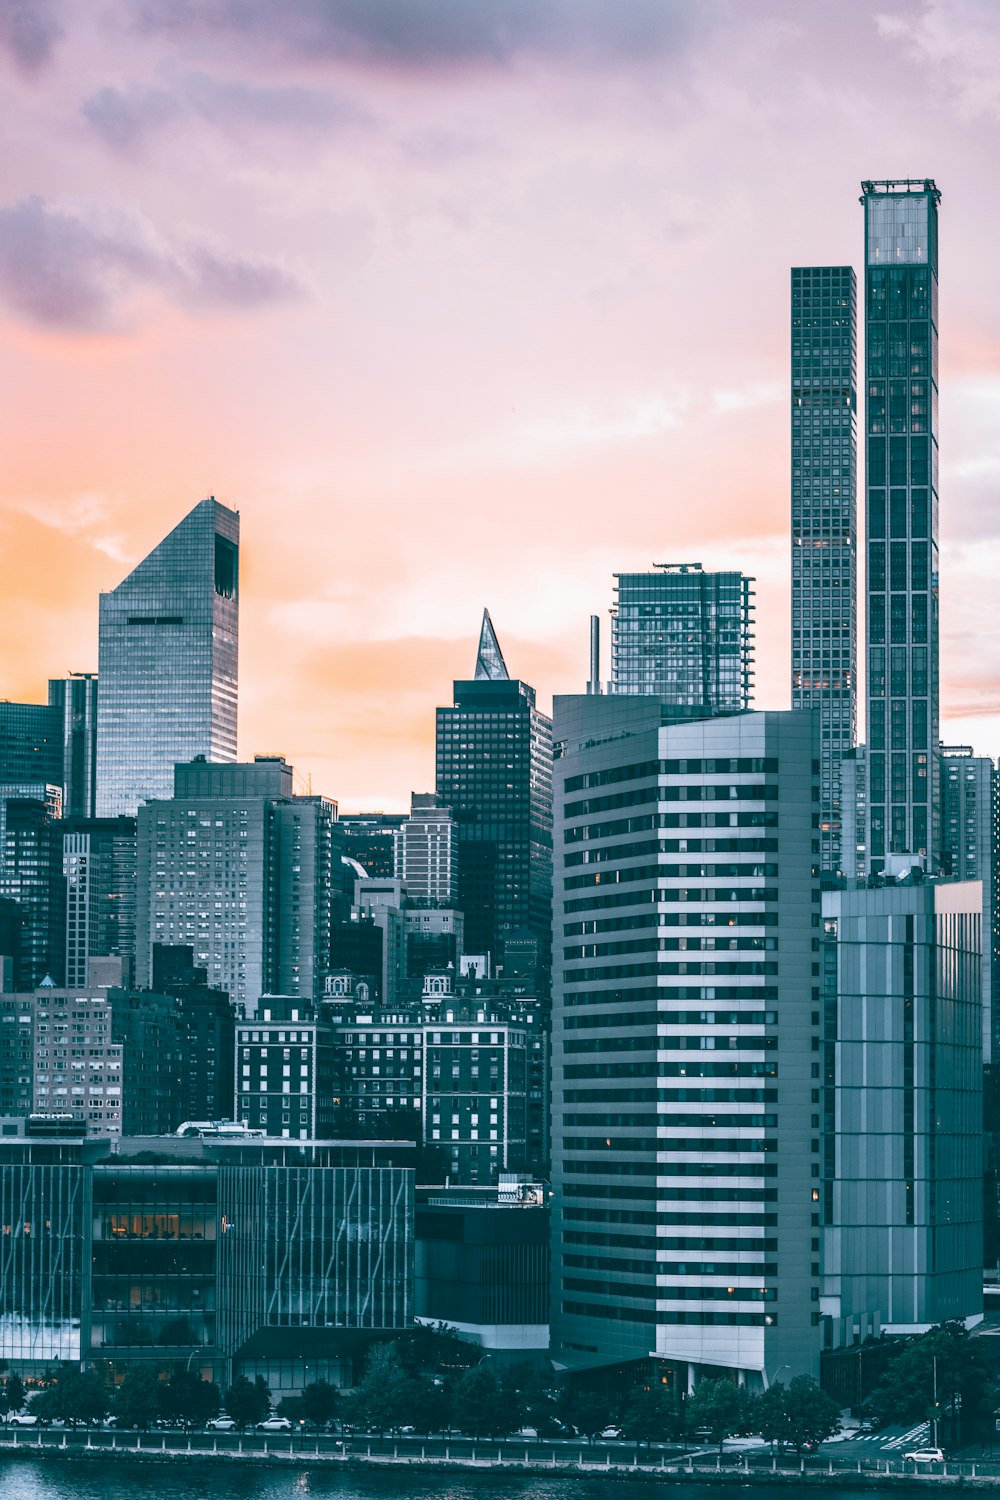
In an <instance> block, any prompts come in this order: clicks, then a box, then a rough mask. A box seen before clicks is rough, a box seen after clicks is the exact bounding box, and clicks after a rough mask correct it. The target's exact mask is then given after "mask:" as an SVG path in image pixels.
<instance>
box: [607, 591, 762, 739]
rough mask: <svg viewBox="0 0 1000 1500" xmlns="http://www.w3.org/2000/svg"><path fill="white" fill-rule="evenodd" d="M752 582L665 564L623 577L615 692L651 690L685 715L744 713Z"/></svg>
mask: <svg viewBox="0 0 1000 1500" xmlns="http://www.w3.org/2000/svg"><path fill="white" fill-rule="evenodd" d="M752 582H753V580H752V579H750V578H746V577H744V575H743V574H742V573H706V572H705V570H704V569H703V568H702V566H701V563H662V564H660V565H659V566H658V567H657V569H656V570H655V571H654V572H652V573H616V574H615V591H616V593H617V595H618V598H617V600H616V602H615V605H614V607H613V608H612V611H611V615H612V623H611V681H610V683H609V684H608V691H609V692H610V693H628V694H636V693H643V694H647V695H649V696H652V697H656V698H660V699H661V700H662V701H664V702H669V703H670V704H671V705H672V706H674V707H676V708H677V709H679V710H681V716H682V717H685V718H687V717H693V718H697V717H702V716H704V715H706V714H708V715H712V714H719V713H737V712H739V711H740V710H741V709H744V708H747V707H748V706H749V703H750V694H751V683H752V680H753V671H752V670H751V665H750V663H751V660H752V657H753V623H752V621H753V604H752V603H751V600H752V598H753V590H752V588H751V587H750V585H751V583H752Z"/></svg>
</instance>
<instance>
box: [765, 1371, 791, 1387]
mask: <svg viewBox="0 0 1000 1500" xmlns="http://www.w3.org/2000/svg"><path fill="white" fill-rule="evenodd" d="M791 1368H792V1367H791V1365H779V1366H778V1368H777V1369H776V1370H775V1372H774V1374H773V1375H771V1376H769V1375H768V1373H767V1371H766V1370H765V1369H763V1367H762V1369H761V1374H762V1375H763V1376H764V1389H765V1391H769V1390H770V1389H771V1387H772V1385H774V1382H775V1381H776V1380H777V1378H778V1376H779V1375H780V1374H781V1372H782V1370H790V1369H791Z"/></svg>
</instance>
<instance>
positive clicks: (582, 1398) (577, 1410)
mask: <svg viewBox="0 0 1000 1500" xmlns="http://www.w3.org/2000/svg"><path fill="white" fill-rule="evenodd" d="M559 1412H560V1416H561V1417H562V1419H563V1420H564V1421H566V1422H569V1423H570V1425H571V1426H573V1427H575V1428H576V1429H577V1431H578V1432H580V1433H582V1435H583V1436H584V1437H585V1438H586V1439H587V1441H588V1442H590V1443H592V1442H593V1441H594V1438H595V1437H596V1436H597V1434H598V1433H599V1432H603V1431H604V1429H605V1427H607V1426H608V1424H609V1423H610V1421H611V1407H610V1404H609V1403H608V1400H607V1398H606V1397H604V1396H601V1395H599V1394H598V1392H597V1391H571V1392H570V1393H569V1394H568V1396H567V1398H566V1400H565V1401H560V1403H559Z"/></svg>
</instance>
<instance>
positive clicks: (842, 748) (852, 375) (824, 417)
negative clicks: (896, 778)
mask: <svg viewBox="0 0 1000 1500" xmlns="http://www.w3.org/2000/svg"><path fill="white" fill-rule="evenodd" d="M856 381H857V281H856V278H855V275H854V271H853V269H852V268H851V267H850V266H810V267H801V268H799V267H796V268H794V269H793V271H792V412H791V416H792V707H793V708H815V709H817V710H818V717H819V726H820V856H821V864H822V868H823V869H824V870H833V871H837V870H841V869H844V868H845V865H846V867H847V873H849V874H853V873H854V863H853V860H854V853H855V851H854V849H853V845H854V842H855V841H854V837H853V828H851V829H850V830H849V834H848V839H847V846H848V847H847V849H846V851H844V850H843V849H842V844H843V825H844V818H843V814H842V795H841V792H842V789H841V760H842V758H843V756H844V755H845V754H846V753H847V752H848V751H849V750H850V749H852V748H853V746H854V743H855V738H856V734H857V645H858V643H857V635H858V631H857V457H858V454H857V416H856V414H857V387H856Z"/></svg>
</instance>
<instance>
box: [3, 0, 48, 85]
mask: <svg viewBox="0 0 1000 1500" xmlns="http://www.w3.org/2000/svg"><path fill="white" fill-rule="evenodd" d="M61 35H62V27H61V26H60V24H59V21H58V19H57V17H56V12H55V6H54V5H53V4H52V3H51V0H0V47H4V48H5V49H6V50H7V52H9V53H10V55H11V57H12V58H13V60H14V62H15V63H16V65H17V67H18V68H19V69H20V70H21V72H22V73H37V72H38V71H39V70H40V69H41V68H43V67H44V66H45V64H46V63H47V62H48V60H49V58H50V57H51V55H52V49H53V47H54V46H55V44H56V42H57V41H58V40H59V37H60V36H61Z"/></svg>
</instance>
